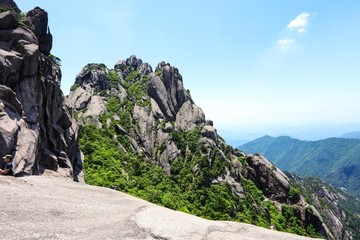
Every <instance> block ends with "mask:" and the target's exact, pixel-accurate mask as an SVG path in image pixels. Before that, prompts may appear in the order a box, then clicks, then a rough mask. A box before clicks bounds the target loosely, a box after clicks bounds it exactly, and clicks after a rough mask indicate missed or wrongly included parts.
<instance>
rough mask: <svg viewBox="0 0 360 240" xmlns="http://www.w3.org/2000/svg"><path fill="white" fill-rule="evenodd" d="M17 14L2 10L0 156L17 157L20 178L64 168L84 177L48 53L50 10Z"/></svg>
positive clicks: (69, 116)
mask: <svg viewBox="0 0 360 240" xmlns="http://www.w3.org/2000/svg"><path fill="white" fill-rule="evenodd" d="M0 4H3V6H4V4H5V7H7V8H14V7H15V6H16V4H15V3H14V2H12V1H5V2H4V1H1V2H0ZM17 14H18V12H16V11H14V10H11V11H6V12H3V13H0V22H1V24H0V137H1V138H0V142H1V146H2V147H1V149H0V155H1V156H3V155H5V154H12V155H13V156H14V160H13V162H14V165H15V175H17V176H22V175H31V174H42V173H43V172H44V170H45V169H51V170H54V171H58V170H59V169H60V168H63V169H66V170H64V171H62V172H63V174H64V175H67V176H69V177H72V178H74V179H79V174H80V179H81V178H82V177H81V161H82V160H81V158H79V156H80V154H79V152H78V151H79V150H78V149H77V126H76V123H75V121H73V118H72V113H71V110H70V109H69V107H68V106H66V104H65V101H64V96H63V93H62V92H61V90H60V80H61V71H60V68H59V65H58V62H57V61H58V59H56V58H54V57H52V56H50V55H49V53H50V50H51V46H52V36H51V34H50V32H49V31H48V18H47V13H46V12H45V11H44V10H42V9H40V8H35V9H34V10H31V11H30V12H29V13H28V14H27V15H26V17H25V18H23V19H20V20H18V15H17ZM19 21H22V22H23V23H24V24H25V26H26V27H23V26H24V25H22V26H20V24H19Z"/></svg>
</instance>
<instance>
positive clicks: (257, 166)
mask: <svg viewBox="0 0 360 240" xmlns="http://www.w3.org/2000/svg"><path fill="white" fill-rule="evenodd" d="M246 160H247V163H248V167H247V168H248V174H249V177H250V179H251V180H252V181H253V182H254V183H255V184H256V186H257V187H258V188H260V189H261V190H262V191H263V193H264V194H265V196H267V197H268V198H270V199H271V200H276V201H279V202H283V203H286V202H288V193H289V190H290V183H289V180H288V178H287V177H286V175H285V174H284V173H283V172H282V171H281V170H280V169H278V168H276V167H275V165H273V164H272V163H271V162H269V160H267V159H266V158H265V157H264V156H261V155H260V154H254V155H253V154H248V155H247V156H246Z"/></svg>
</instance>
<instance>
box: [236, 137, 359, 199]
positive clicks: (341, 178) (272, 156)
mask: <svg viewBox="0 0 360 240" xmlns="http://www.w3.org/2000/svg"><path fill="white" fill-rule="evenodd" d="M238 148H239V149H241V150H242V151H245V152H260V153H261V154H263V155H264V156H266V157H267V158H268V159H269V160H270V161H272V162H273V163H274V164H276V165H277V166H278V167H279V168H280V169H282V170H283V171H290V172H296V173H298V174H301V175H304V176H317V177H320V178H322V179H324V180H326V181H328V182H329V183H331V184H333V185H334V186H337V187H344V188H346V189H347V190H348V191H349V192H351V193H353V194H355V195H356V196H360V190H359V185H360V161H359V159H360V139H346V138H328V139H324V140H318V141H301V140H298V139H293V138H290V137H271V136H264V137H261V138H258V139H256V140H254V141H251V142H249V143H246V144H244V145H242V146H239V147H238Z"/></svg>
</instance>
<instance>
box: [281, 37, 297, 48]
mask: <svg viewBox="0 0 360 240" xmlns="http://www.w3.org/2000/svg"><path fill="white" fill-rule="evenodd" d="M294 42H295V39H293V38H282V39H279V40H278V41H277V43H278V44H279V46H280V47H281V49H284V50H286V49H288V48H289V47H290V45H291V44H293V43H294Z"/></svg>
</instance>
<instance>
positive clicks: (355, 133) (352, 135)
mask: <svg viewBox="0 0 360 240" xmlns="http://www.w3.org/2000/svg"><path fill="white" fill-rule="evenodd" d="M339 138H352V139H360V131H353V132H348V133H345V134H343V135H341V136H340V137H339Z"/></svg>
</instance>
